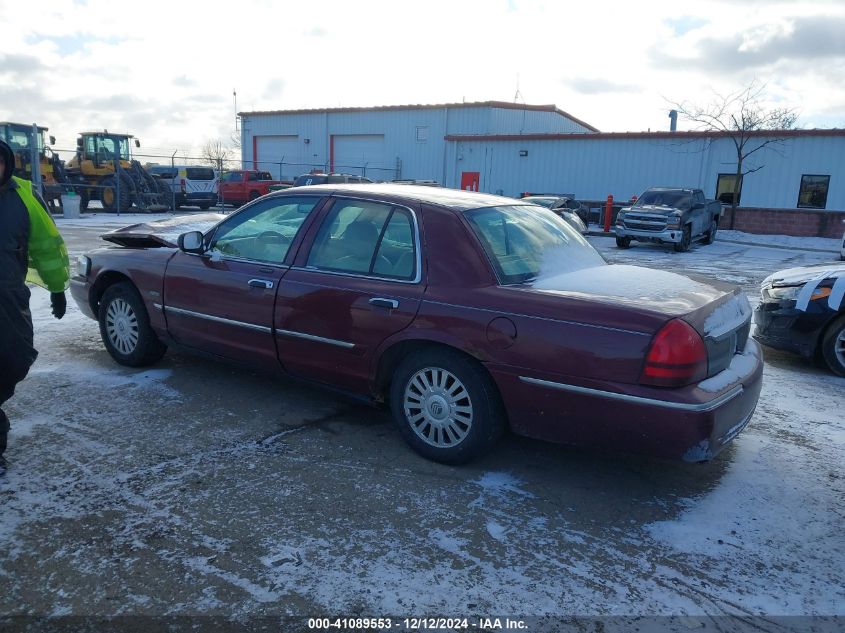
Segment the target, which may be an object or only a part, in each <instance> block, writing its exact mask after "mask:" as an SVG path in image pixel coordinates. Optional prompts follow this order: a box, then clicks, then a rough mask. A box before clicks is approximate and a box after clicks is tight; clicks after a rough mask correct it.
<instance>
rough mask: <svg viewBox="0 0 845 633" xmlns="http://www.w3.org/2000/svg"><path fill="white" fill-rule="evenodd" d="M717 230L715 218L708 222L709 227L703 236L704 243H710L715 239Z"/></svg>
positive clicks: (717, 225) (717, 222) (717, 224)
mask: <svg viewBox="0 0 845 633" xmlns="http://www.w3.org/2000/svg"><path fill="white" fill-rule="evenodd" d="M718 230H719V221H718V220H717V219H716V218H713V220H712V221H711V222H710V228H709V229H707V235H705V236H704V243H705V244H712V243H713V242H715V241H716V231H718Z"/></svg>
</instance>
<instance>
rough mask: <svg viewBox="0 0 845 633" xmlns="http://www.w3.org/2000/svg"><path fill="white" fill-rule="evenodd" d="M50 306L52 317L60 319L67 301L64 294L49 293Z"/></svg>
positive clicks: (65, 308)
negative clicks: (51, 307)
mask: <svg viewBox="0 0 845 633" xmlns="http://www.w3.org/2000/svg"><path fill="white" fill-rule="evenodd" d="M50 305H51V306H53V316H54V317H56V318H57V319H61V318H62V317H63V316H64V315H65V310H67V299H65V293H64V292H51V293H50Z"/></svg>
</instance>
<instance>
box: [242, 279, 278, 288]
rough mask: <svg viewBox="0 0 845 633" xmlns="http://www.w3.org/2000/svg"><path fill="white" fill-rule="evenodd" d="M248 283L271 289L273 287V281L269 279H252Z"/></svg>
mask: <svg viewBox="0 0 845 633" xmlns="http://www.w3.org/2000/svg"><path fill="white" fill-rule="evenodd" d="M248 283H249V285H250V286H252V287H253V288H265V289H267V290H269V289H270V288H272V287H273V282H272V281H270V280H269V279H250V280H249V282H248Z"/></svg>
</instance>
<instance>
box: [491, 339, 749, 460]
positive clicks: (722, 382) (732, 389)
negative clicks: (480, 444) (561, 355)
mask: <svg viewBox="0 0 845 633" xmlns="http://www.w3.org/2000/svg"><path fill="white" fill-rule="evenodd" d="M743 356H747V357H748V359H746V360H747V361H748V362H745V363H744V366H745V367H746V371H745V372H744V375H741V374H739V373H737V372H736V370H735V369H727V370H725V372H734V373H733V374H728V373H725V372H722V373H721V374H717V375H716V376H714V377H713V378H710V379H708V381H704V382H702V383H699V384H698V385H690V386H689V387H684V388H681V389H660V388H645V387H639V386H636V385H617V387H619V388H628V391H627V392H623V391H621V390H620V391H611V390H609V389H607V388H598V386H596V387H587V386H583V385H574V384H570V383H564V382H560V381H557V380H547V379H544V378H542V377H531V376H526V375H524V374H522V373H520V372H519V371H510V370H507V369H505V368H492V367H491V368H490V369H491V373H492V374H493V376H494V379H495V380H496V382H497V384H498V385H499V388H500V391H501V393H502V398H503V400H504V401H505V406H506V408H507V410H508V411H509V414H510V422H511V427H512V429H513V430H514V431H515V432H516V433H519V434H521V435H527V436H529V437H535V438H538V439H543V440H548V441H553V442H560V443H564V444H575V445H579V446H585V447H598V448H611V449H615V450H622V451H625V452H637V453H646V454H650V455H655V456H660V457H670V458H676V459H683V460H685V461H691V462H699V461H706V460H708V459H712V458H713V457H714V456H715V455H716V454H717V453H719V451H721V450H722V449H723V448H724V447H725V446H726V445H727V444H729V443H730V442H731V441H732V440H733V439H734V438H735V437H736V436H737V435H738V434H739V433H740V431H742V429H743V428H745V426H746V424H748V421H749V420H750V419H751V416H752V415H753V413H754V409H755V407H756V406H757V400H758V399H759V396H760V389H761V388H762V384H763V358H762V352H761V350H760V346H759V345H757V343H755V342H754V341H753V340H749V341H748V342H747V344H746V349H745V352H744V354H743ZM734 378H735V379H734Z"/></svg>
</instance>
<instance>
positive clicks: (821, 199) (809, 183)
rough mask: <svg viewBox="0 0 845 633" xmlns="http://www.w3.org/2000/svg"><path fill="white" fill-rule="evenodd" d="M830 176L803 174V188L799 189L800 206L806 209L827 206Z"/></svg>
mask: <svg viewBox="0 0 845 633" xmlns="http://www.w3.org/2000/svg"><path fill="white" fill-rule="evenodd" d="M829 186H830V176H817V175H812V174H804V175H803V176H801V188H800V189H799V190H798V207H799V208H804V209H824V208H825V207H826V206H827V189H828V187H829Z"/></svg>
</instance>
